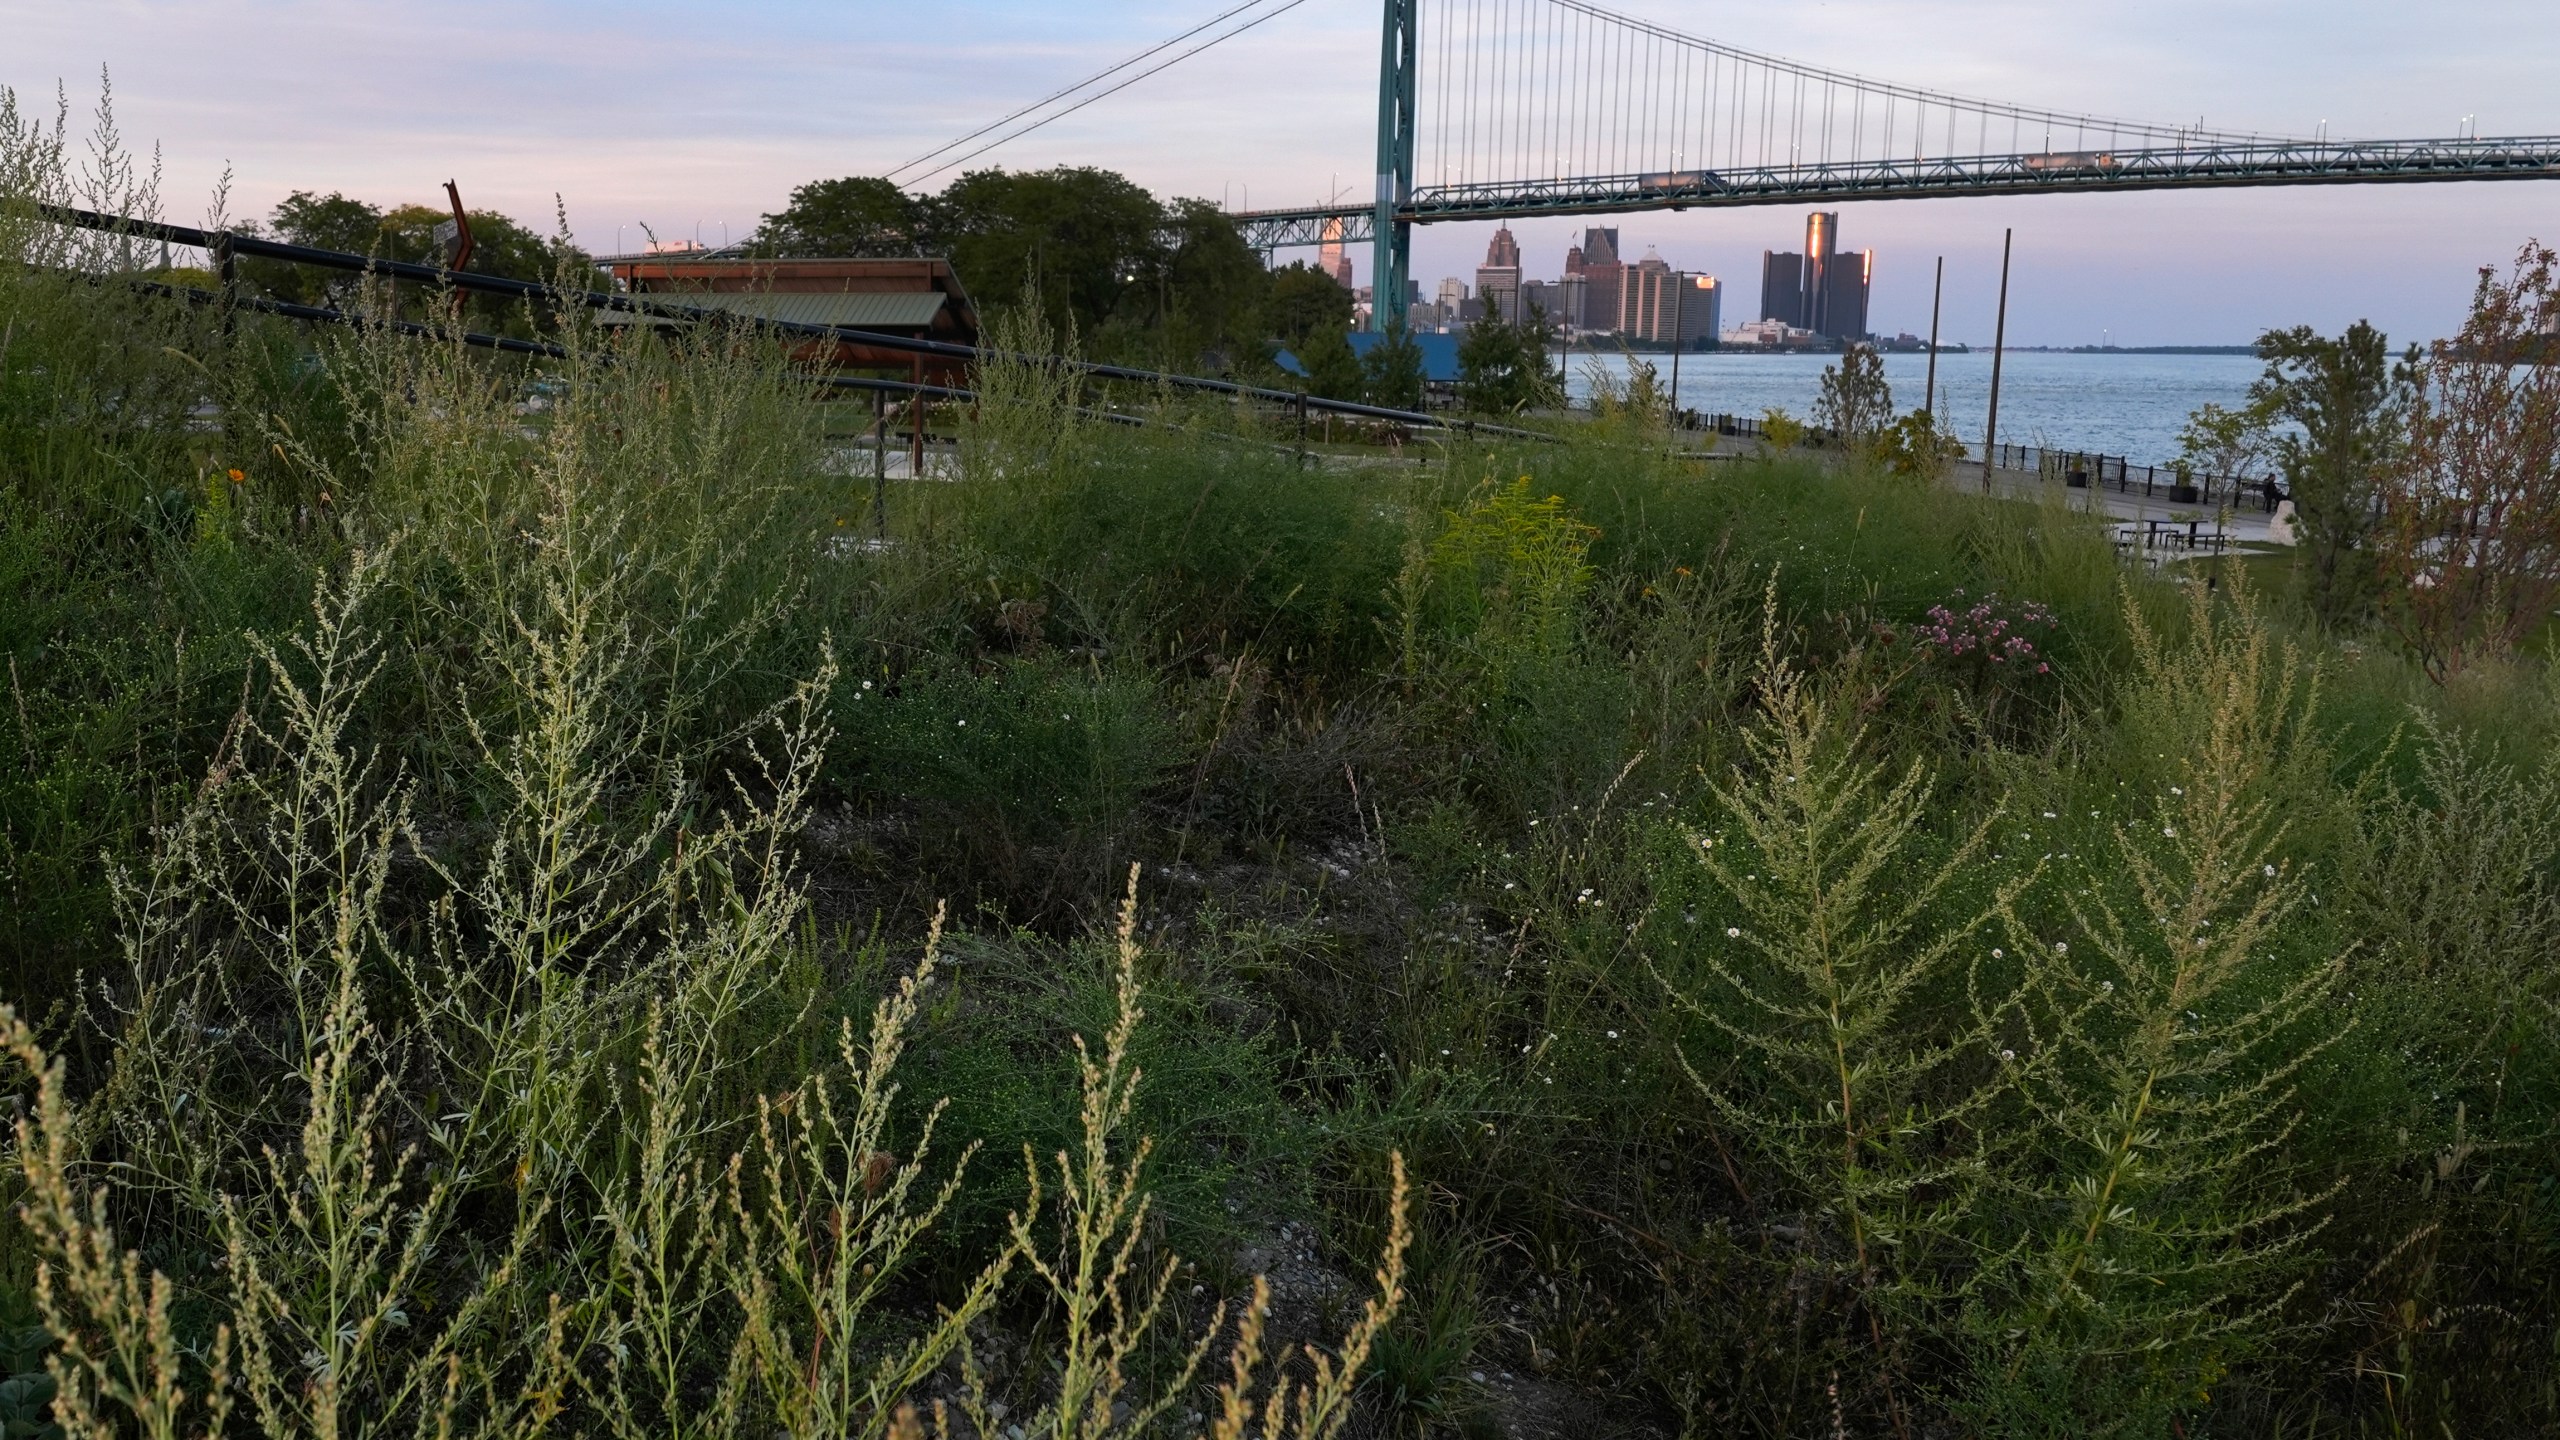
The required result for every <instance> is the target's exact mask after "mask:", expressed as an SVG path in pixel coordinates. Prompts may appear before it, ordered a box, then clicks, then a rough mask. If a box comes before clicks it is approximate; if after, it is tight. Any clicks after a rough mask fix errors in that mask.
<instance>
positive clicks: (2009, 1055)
mask: <svg viewBox="0 0 2560 1440" xmlns="http://www.w3.org/2000/svg"><path fill="white" fill-rule="evenodd" d="M2017 1058H2018V1052H2017V1051H2015V1050H2003V1051H2001V1052H2000V1061H2001V1063H2002V1064H2007V1063H2008V1062H2009V1061H2012V1060H2015V1059H2017Z"/></svg>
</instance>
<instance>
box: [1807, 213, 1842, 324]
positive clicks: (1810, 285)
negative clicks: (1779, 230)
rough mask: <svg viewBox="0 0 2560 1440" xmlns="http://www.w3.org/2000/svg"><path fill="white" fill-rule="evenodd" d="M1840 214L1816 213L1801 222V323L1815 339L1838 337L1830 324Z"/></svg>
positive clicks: (1838, 245)
mask: <svg viewBox="0 0 2560 1440" xmlns="http://www.w3.org/2000/svg"><path fill="white" fill-rule="evenodd" d="M1839 249H1840V212H1839V211H1837V210H1816V211H1814V212H1813V213H1812V214H1811V215H1808V216H1806V217H1805V222H1804V320H1803V321H1802V322H1801V323H1802V324H1803V326H1804V328H1805V329H1807V330H1810V331H1812V332H1813V333H1814V334H1816V335H1837V334H1839V333H1840V332H1839V331H1838V330H1837V329H1834V328H1833V327H1832V324H1831V299H1832V294H1831V272H1832V268H1833V266H1834V264H1835V263H1836V262H1837V261H1838V259H1839V253H1838V252H1839Z"/></svg>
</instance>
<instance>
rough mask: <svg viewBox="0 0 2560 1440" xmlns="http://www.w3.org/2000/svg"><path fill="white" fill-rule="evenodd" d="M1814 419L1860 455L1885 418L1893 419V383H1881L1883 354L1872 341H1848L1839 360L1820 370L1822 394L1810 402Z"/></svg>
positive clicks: (1872, 440)
mask: <svg viewBox="0 0 2560 1440" xmlns="http://www.w3.org/2000/svg"><path fill="white" fill-rule="evenodd" d="M1813 419H1814V423H1815V424H1818V425H1820V426H1822V427H1823V428H1825V429H1827V430H1829V431H1831V432H1832V433H1833V434H1835V435H1837V436H1839V437H1840V443H1841V444H1842V445H1843V446H1844V447H1846V448H1847V449H1848V451H1849V453H1850V454H1852V455H1863V454H1865V453H1866V452H1867V450H1868V449H1870V448H1871V447H1872V446H1873V445H1874V443H1875V438H1876V435H1877V433H1878V432H1879V431H1881V430H1883V429H1884V427H1885V424H1886V422H1888V421H1890V420H1891V419H1893V387H1892V386H1890V385H1888V384H1886V383H1885V379H1884V357H1883V356H1881V355H1879V354H1877V353H1876V347H1874V346H1873V345H1864V344H1859V343H1856V342H1854V341H1853V342H1851V343H1850V345H1849V347H1848V348H1847V349H1845V350H1842V351H1841V352H1840V363H1839V364H1837V365H1829V366H1825V367H1824V368H1823V371H1822V395H1821V398H1820V399H1817V400H1816V401H1814V403H1813Z"/></svg>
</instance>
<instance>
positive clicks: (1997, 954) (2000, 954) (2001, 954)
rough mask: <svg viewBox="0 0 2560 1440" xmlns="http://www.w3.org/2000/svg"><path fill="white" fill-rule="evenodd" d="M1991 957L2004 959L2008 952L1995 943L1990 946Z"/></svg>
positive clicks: (2006, 957)
mask: <svg viewBox="0 0 2560 1440" xmlns="http://www.w3.org/2000/svg"><path fill="white" fill-rule="evenodd" d="M1991 958H1992V959H1994V960H2006V959H2008V958H2009V952H2008V951H2006V950H2003V949H2001V948H2000V947H1999V946H1997V945H1994V946H1992V947H1991Z"/></svg>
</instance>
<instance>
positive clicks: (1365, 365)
mask: <svg viewBox="0 0 2560 1440" xmlns="http://www.w3.org/2000/svg"><path fill="white" fill-rule="evenodd" d="M1360 373H1361V375H1362V377H1363V379H1364V380H1365V382H1366V384H1365V386H1364V388H1365V389H1366V390H1367V392H1368V397H1369V403H1370V404H1372V405H1384V406H1386V407H1387V408H1388V409H1391V410H1419V409H1421V408H1422V347H1421V346H1419V345H1416V344H1415V343H1413V337H1412V336H1411V335H1409V334H1407V333H1405V328H1404V327H1403V326H1402V325H1389V326H1388V327H1387V333H1386V334H1384V335H1382V336H1380V337H1379V339H1378V343H1377V344H1375V345H1372V346H1370V347H1369V353H1368V354H1366V355H1363V356H1361V357H1360Z"/></svg>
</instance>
